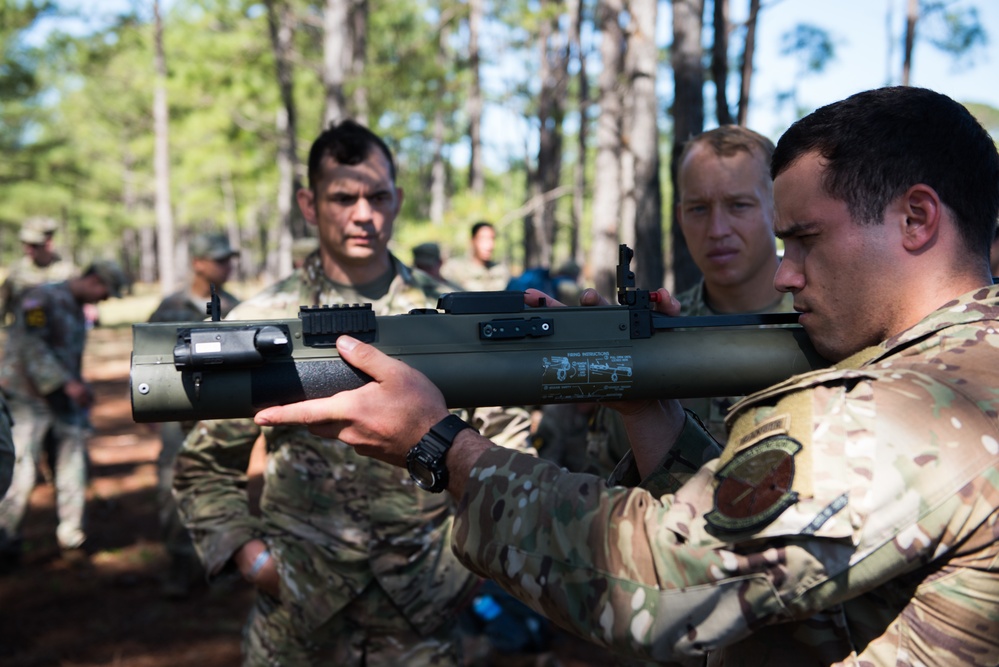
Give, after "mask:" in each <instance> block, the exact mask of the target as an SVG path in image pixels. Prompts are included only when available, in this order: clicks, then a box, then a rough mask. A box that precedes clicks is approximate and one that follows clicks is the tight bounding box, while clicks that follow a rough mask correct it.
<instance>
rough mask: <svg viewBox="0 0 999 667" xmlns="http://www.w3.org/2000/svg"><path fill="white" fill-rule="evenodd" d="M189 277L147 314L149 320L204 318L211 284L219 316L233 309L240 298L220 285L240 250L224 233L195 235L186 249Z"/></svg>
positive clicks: (227, 278) (226, 278)
mask: <svg viewBox="0 0 999 667" xmlns="http://www.w3.org/2000/svg"><path fill="white" fill-rule="evenodd" d="M189 255H190V258H191V276H190V280H189V281H188V283H187V285H185V286H184V288H183V289H181V290H179V291H177V292H174V293H173V294H170V295H169V296H167V297H165V298H164V299H163V301H161V302H160V305H158V306H157V307H156V310H155V311H153V314H152V315H150V316H149V321H150V322H191V321H200V320H203V319H205V318H206V317H207V316H208V315H209V313H208V310H207V306H206V304H207V303H208V301H209V300H210V299H211V296H212V286H213V285H214V286H215V293H216V294H217V295H218V297H219V301H220V306H221V308H222V315H223V316H225V315H226V314H228V313H229V311H230V310H232V309H233V306H235V305H236V304H237V303H239V299H237V298H236V297H235V296H233V295H232V294H230V293H228V292H226V291H225V290H224V289H223V287H224V286H225V284H226V282H227V281H228V280H229V276H230V275H232V260H233V258H234V257H237V256H238V255H239V253H238V252H237V251H236V250H233V249H232V246H231V245H229V238H228V237H227V236H226V235H225V234H217V233H206V234H198V235H197V236H195V237H194V238H193V239H191V245H190V250H189Z"/></svg>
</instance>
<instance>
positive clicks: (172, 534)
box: [149, 233, 239, 598]
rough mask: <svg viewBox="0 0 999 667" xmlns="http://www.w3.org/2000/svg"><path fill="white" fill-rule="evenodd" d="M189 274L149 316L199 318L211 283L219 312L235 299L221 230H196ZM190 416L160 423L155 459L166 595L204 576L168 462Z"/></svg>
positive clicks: (183, 592)
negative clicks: (228, 287) (159, 443)
mask: <svg viewBox="0 0 999 667" xmlns="http://www.w3.org/2000/svg"><path fill="white" fill-rule="evenodd" d="M189 254H190V258H191V278H190V281H189V283H188V285H187V286H185V287H184V289H182V290H180V291H177V292H174V293H173V294H171V295H169V296H167V297H166V298H164V299H163V301H162V302H160V305H159V306H158V307H157V308H156V310H155V311H153V314H152V315H150V316H149V321H150V322H188V321H201V320H204V319H205V318H206V317H207V315H208V312H209V311H208V309H207V304H208V303H209V301H210V299H211V295H212V288H213V287H214V289H215V294H216V295H217V296H218V298H219V306H220V313H221V315H222V316H223V317H225V316H226V315H228V314H229V311H230V310H232V309H233V307H234V306H235V305H236V304H237V303H239V299H237V298H236V297H235V296H233V295H232V294H230V293H229V292H227V291H225V289H224V287H225V283H226V281H227V280H229V276H230V275H231V273H232V260H233V258H234V257H236V256H237V255H238V254H239V253H238V252H237V251H235V250H233V249H232V246H231V245H229V238H228V237H227V236H226V235H225V234H218V233H206V234H198V235H197V236H195V237H194V238H193V239H192V240H191V245H190V252H189ZM194 424H195V422H183V423H181V422H166V423H163V424H160V425H159V431H160V440H161V441H162V443H163V445H162V447H161V448H160V454H159V457H158V458H157V460H156V481H157V485H156V491H157V501H158V504H159V519H160V531H161V535H162V537H163V544H164V546H165V547H166V551H167V555H168V556H169V557H170V566H169V570H168V571H167V573H166V577H165V578H164V581H163V588H162V592H163V595H164V596H166V597H169V598H181V597H185V596H187V595H188V594H189V593H190V591H191V588H192V587H193V586H194V585H195V584H196V583H198V582H199V581H203V580H204V569H203V568H202V567H201V561H200V560H199V559H198V555H197V553H196V552H195V550H194V544H193V542H191V536H190V535H189V534H188V532H187V528H185V527H184V524H183V523H182V522H181V520H180V515H179V514H178V513H177V502H176V501H175V500H174V498H173V468H174V464H175V463H176V461H177V452H179V451H180V448H181V446H182V445H183V444H184V438H185V436H187V433H188V432H189V431H190V430H191V429H192V428H193V427H194Z"/></svg>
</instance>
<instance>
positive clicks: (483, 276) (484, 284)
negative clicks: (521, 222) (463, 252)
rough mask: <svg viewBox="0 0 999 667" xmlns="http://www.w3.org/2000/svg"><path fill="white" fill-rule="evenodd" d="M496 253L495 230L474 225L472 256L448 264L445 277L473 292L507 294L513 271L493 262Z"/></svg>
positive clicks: (484, 225) (483, 221) (490, 225)
mask: <svg viewBox="0 0 999 667" xmlns="http://www.w3.org/2000/svg"><path fill="white" fill-rule="evenodd" d="M495 249H496V228H495V227H493V225H492V223H490V222H486V221H485V220H480V221H479V222H477V223H475V224H474V225H472V234H471V246H470V250H471V253H470V254H469V255H468V256H467V257H455V258H452V259H451V260H449V261H448V263H447V267H445V268H444V270H443V274H444V276H446V277H447V278H448V280H451V281H452V282H454V283H457V284H459V285H461V286H462V287H464V288H465V289H466V290H469V291H472V292H490V291H493V290H504V289H506V285H507V283H508V282H510V269H509V268H507V266H506V265H505V264H503V263H502V262H497V261H495V260H494V259H493V253H494V251H495Z"/></svg>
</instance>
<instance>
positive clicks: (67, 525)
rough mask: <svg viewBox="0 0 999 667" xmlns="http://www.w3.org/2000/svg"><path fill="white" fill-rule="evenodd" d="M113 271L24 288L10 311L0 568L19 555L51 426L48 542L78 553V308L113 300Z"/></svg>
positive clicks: (83, 438)
mask: <svg viewBox="0 0 999 667" xmlns="http://www.w3.org/2000/svg"><path fill="white" fill-rule="evenodd" d="M125 282H126V281H125V276H124V274H123V273H122V272H121V270H120V269H119V268H118V267H117V266H116V265H114V264H112V263H109V262H95V263H94V264H91V265H90V266H89V267H88V268H87V270H86V271H85V272H84V273H83V274H82V275H79V276H77V277H75V278H71V279H69V280H67V281H64V282H61V283H48V284H45V285H40V286H38V287H33V288H31V289H29V290H27V291H26V292H25V293H24V294H23V296H22V298H21V301H20V304H19V307H18V309H17V312H16V313H15V316H16V317H15V321H14V325H13V326H12V327H11V330H10V340H9V345H8V349H7V354H6V355H4V359H3V363H2V364H0V389H2V390H3V392H4V394H5V395H6V397H7V400H8V403H9V406H10V413H11V416H12V417H13V420H14V428H13V437H14V446H15V449H16V456H17V458H16V461H15V465H14V477H13V481H12V483H11V487H10V490H9V491H8V492H7V495H6V497H5V498H4V499H3V500H2V501H0V568H3V569H9V568H11V567H16V566H17V565H18V564H19V562H20V558H21V522H22V520H23V519H24V514H25V511H26V509H27V506H28V499H29V497H30V495H31V490H32V489H33V488H34V486H35V480H36V474H35V465H36V460H37V458H38V456H39V453H40V449H41V444H42V439H43V437H44V436H45V433H46V432H47V431H48V430H49V429H50V428H51V429H52V430H53V432H54V434H55V437H56V440H57V443H56V469H55V471H54V472H55V486H56V504H57V509H58V515H59V524H58V527H57V529H56V538H57V540H58V542H59V547H60V548H61V549H62V552H63V556H64V557H65V558H66V559H67V560H71V561H80V560H83V559H84V558H85V557H86V555H85V552H84V550H83V546H84V542H85V540H86V532H85V528H84V505H85V500H86V489H87V451H86V443H87V437H88V435H89V432H90V420H89V408H90V404H91V402H92V401H93V395H92V394H91V391H90V387H89V386H88V385H87V384H86V383H85V382H84V380H83V377H82V375H81V365H82V362H83V348H84V342H85V340H86V332H87V322H86V317H85V315H84V310H83V306H84V305H85V304H97V303H99V302H100V301H103V300H104V299H107V298H108V297H111V296H115V297H117V296H120V295H121V288H122V286H123V285H124V284H125Z"/></svg>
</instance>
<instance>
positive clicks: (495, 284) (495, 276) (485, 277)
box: [441, 257, 510, 292]
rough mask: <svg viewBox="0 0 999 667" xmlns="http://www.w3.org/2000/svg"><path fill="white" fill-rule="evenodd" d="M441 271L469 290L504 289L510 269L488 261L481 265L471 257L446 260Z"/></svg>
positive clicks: (508, 278)
mask: <svg viewBox="0 0 999 667" xmlns="http://www.w3.org/2000/svg"><path fill="white" fill-rule="evenodd" d="M441 273H443V274H444V277H445V278H447V279H448V280H450V281H452V282H455V283H457V284H459V285H461V286H462V287H464V288H465V289H466V290H468V291H469V292H492V291H496V290H505V289H506V285H507V283H508V282H510V269H509V268H507V266H506V265H505V264H501V263H499V262H493V261H490V262H489V263H488V264H486V265H482V264H479V263H478V262H476V261H475V260H474V259H472V258H471V257H457V258H455V259H452V260H448V261H447V262H446V263H445V264H444V268H443V269H441Z"/></svg>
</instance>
